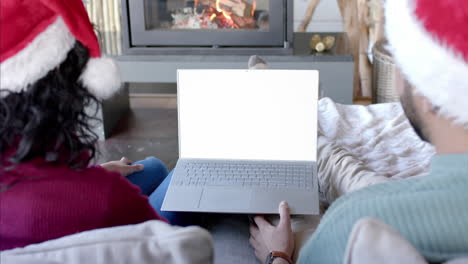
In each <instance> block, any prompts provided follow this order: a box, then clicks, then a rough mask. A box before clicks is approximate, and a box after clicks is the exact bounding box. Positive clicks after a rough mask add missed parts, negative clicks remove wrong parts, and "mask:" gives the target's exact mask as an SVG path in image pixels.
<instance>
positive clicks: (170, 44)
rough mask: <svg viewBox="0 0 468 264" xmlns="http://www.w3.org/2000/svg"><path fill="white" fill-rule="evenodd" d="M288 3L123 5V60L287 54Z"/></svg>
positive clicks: (144, 0)
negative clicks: (152, 56) (129, 57)
mask: <svg viewBox="0 0 468 264" xmlns="http://www.w3.org/2000/svg"><path fill="white" fill-rule="evenodd" d="M292 2H293V1H292V0H138V1H135V0H122V6H123V16H122V17H123V29H124V30H123V33H124V53H126V54H177V55H184V54H252V53H256V54H290V53H292V26H293V25H292V23H293V19H292V10H293V8H292Z"/></svg>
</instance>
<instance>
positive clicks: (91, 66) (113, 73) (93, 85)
mask: <svg viewBox="0 0 468 264" xmlns="http://www.w3.org/2000/svg"><path fill="white" fill-rule="evenodd" d="M80 81H81V82H82V83H83V85H84V86H85V87H86V88H87V89H88V90H89V91H90V92H91V93H92V94H93V95H94V96H96V97H97V98H98V99H101V100H102V99H107V98H109V97H111V96H112V95H114V94H115V93H116V92H117V91H118V90H119V89H120V87H121V82H120V72H119V68H118V66H117V64H116V63H115V61H114V60H113V59H111V58H109V57H101V58H90V59H89V61H88V63H87V64H86V68H85V70H84V72H83V73H82V74H81V77H80Z"/></svg>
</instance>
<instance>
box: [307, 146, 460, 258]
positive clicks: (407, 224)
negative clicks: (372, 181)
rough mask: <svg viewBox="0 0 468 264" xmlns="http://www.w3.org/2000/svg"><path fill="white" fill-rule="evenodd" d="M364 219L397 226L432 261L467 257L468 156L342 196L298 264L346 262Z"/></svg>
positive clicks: (442, 160)
mask: <svg viewBox="0 0 468 264" xmlns="http://www.w3.org/2000/svg"><path fill="white" fill-rule="evenodd" d="M365 216H371V217H375V218H378V219H380V220H382V221H384V222H385V223H387V224H388V225H390V226H392V227H393V228H394V229H395V230H397V231H398V232H399V233H400V234H401V235H403V236H404V237H405V238H406V239H407V240H409V241H410V242H411V243H412V244H413V245H414V246H415V247H416V249H417V250H418V251H419V252H420V253H421V254H422V255H423V256H424V257H425V258H426V259H427V260H429V261H431V262H440V261H445V260H450V259H453V258H456V257H460V256H467V255H468V153H467V154H457V155H455V154H453V155H443V156H436V157H434V159H433V161H432V165H431V171H430V174H429V175H428V176H426V177H422V178H413V179H406V180H398V181H393V182H390V183H385V184H379V185H375V186H371V187H368V188H365V189H363V190H360V191H357V192H355V193H352V194H350V195H346V196H344V197H341V198H340V199H338V200H337V201H336V202H334V203H333V205H332V206H331V207H330V208H329V209H328V211H327V213H326V214H325V216H324V217H323V219H322V221H321V223H320V225H319V226H318V228H317V230H316V231H315V233H314V235H313V236H312V237H311V238H310V240H309V241H308V242H307V243H306V245H305V246H304V247H303V248H302V250H301V252H300V255H299V260H298V263H300V264H302V263H304V264H305V263H307V264H309V263H321V264H324V263H343V259H344V252H345V249H346V245H347V243H348V237H349V235H350V233H351V229H352V228H353V225H354V224H355V223H356V222H357V221H358V220H359V219H361V218H363V217H365ZM370 250H372V249H370ZM389 252H392V249H391V248H389Z"/></svg>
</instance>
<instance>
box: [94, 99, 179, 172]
mask: <svg viewBox="0 0 468 264" xmlns="http://www.w3.org/2000/svg"><path fill="white" fill-rule="evenodd" d="M176 102H177V100H176V96H175V95H159V96H154V95H138V96H131V99H130V106H131V111H130V113H129V114H128V115H127V116H125V117H124V118H122V120H121V121H120V123H119V125H118V126H117V128H116V129H115V130H114V132H113V134H112V136H111V137H110V138H109V139H107V140H106V141H104V142H100V143H99V152H100V153H99V154H98V157H97V158H96V163H97V164H99V163H102V162H106V161H109V160H118V159H120V158H121V157H123V156H125V157H127V158H129V159H130V160H132V161H137V160H141V159H144V158H146V157H150V156H154V157H157V158H159V159H161V160H162V161H163V162H164V163H165V164H166V165H167V166H168V168H169V169H172V168H174V167H175V164H176V162H177V158H178V155H179V154H178V137H177V103H176Z"/></svg>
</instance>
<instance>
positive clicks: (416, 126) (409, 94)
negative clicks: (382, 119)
mask: <svg viewBox="0 0 468 264" xmlns="http://www.w3.org/2000/svg"><path fill="white" fill-rule="evenodd" d="M400 102H401V105H402V106H403V110H404V112H405V114H406V117H407V118H408V121H409V123H410V125H411V126H412V127H413V130H414V132H416V134H417V135H418V136H419V138H420V139H421V140H422V141H425V142H428V143H430V140H429V136H428V135H427V133H425V131H426V129H425V126H424V123H423V122H422V120H421V117H420V116H419V114H418V112H417V111H416V107H415V105H414V98H413V88H412V87H411V86H409V85H408V86H406V87H405V90H404V92H403V96H400Z"/></svg>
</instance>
